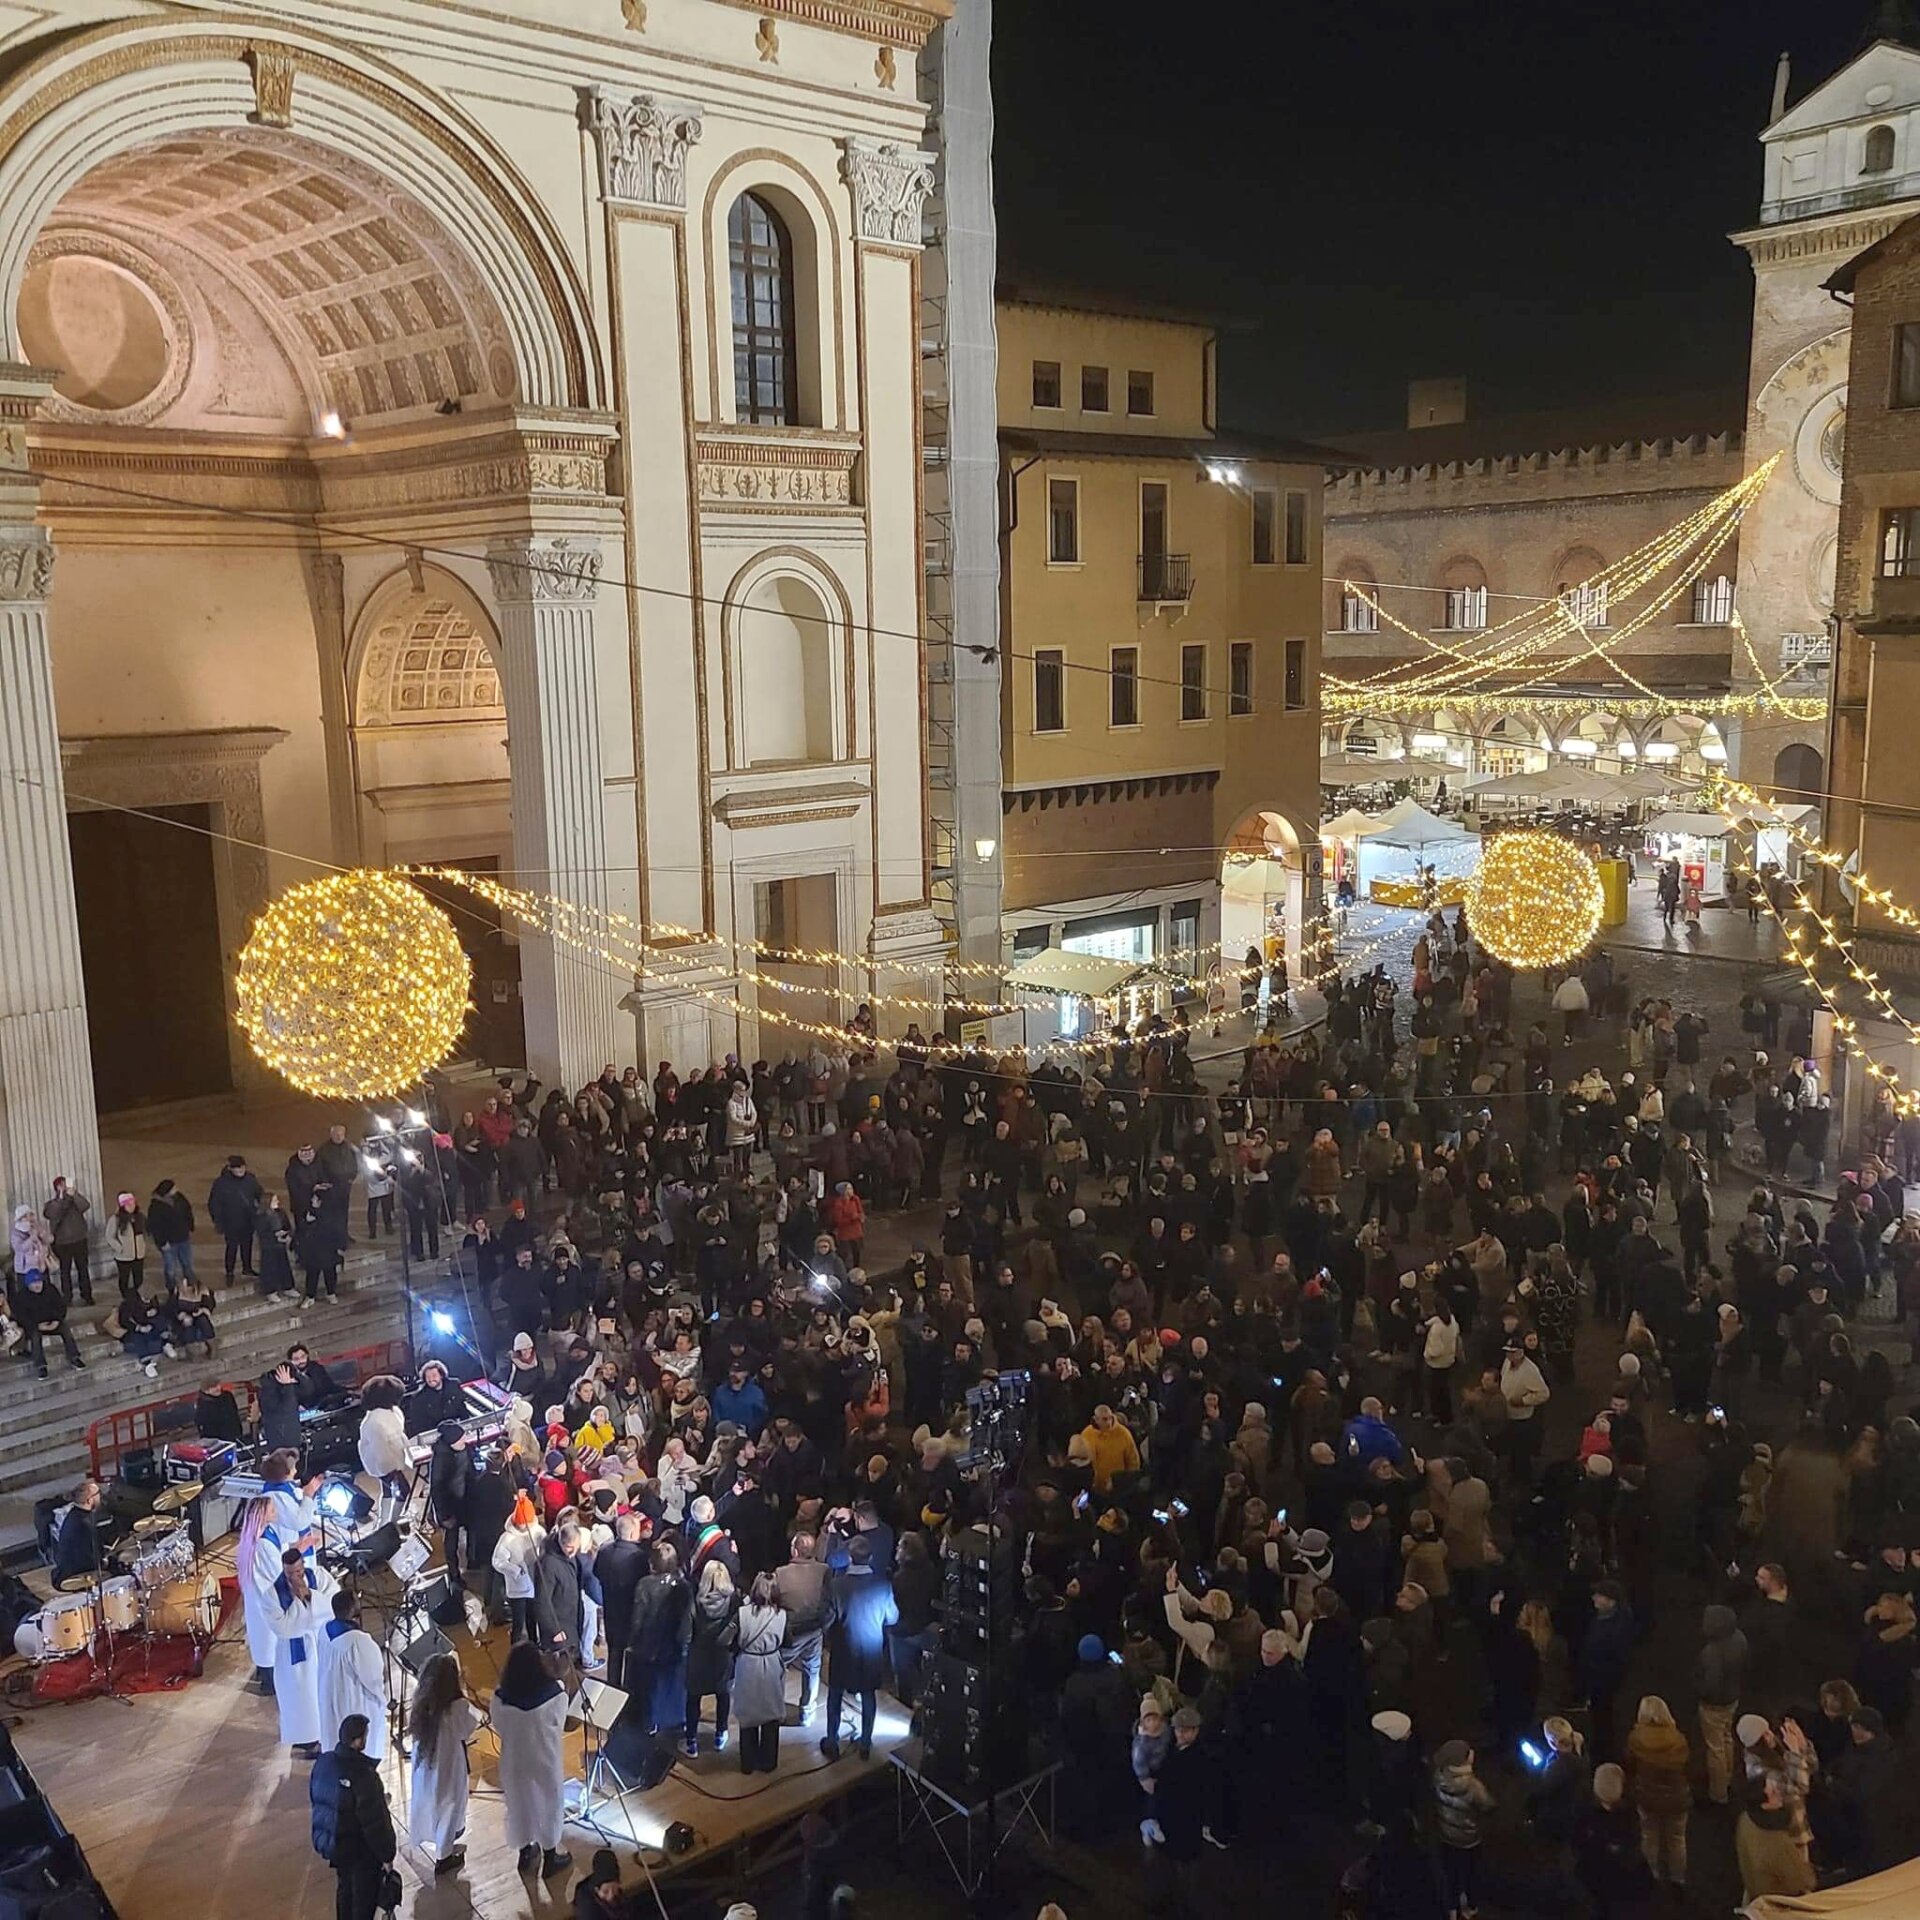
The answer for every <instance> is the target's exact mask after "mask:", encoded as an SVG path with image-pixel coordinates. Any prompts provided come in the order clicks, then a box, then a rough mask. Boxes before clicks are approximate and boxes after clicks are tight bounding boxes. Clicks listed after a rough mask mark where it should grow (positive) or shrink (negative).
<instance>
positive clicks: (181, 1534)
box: [133, 1526, 193, 1587]
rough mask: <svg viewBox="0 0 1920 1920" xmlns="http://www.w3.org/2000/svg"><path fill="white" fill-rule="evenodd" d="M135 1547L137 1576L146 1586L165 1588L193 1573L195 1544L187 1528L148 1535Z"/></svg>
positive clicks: (175, 1528)
mask: <svg viewBox="0 0 1920 1920" xmlns="http://www.w3.org/2000/svg"><path fill="white" fill-rule="evenodd" d="M135 1544H136V1552H135V1556H134V1562H133V1577H134V1578H135V1579H136V1580H138V1581H139V1583H140V1584H141V1585H142V1586H143V1587H164V1586H166V1585H167V1584H168V1582H169V1581H173V1580H180V1579H184V1578H185V1577H186V1576H187V1575H188V1574H189V1573H191V1572H192V1571H193V1541H192V1539H191V1538H190V1537H189V1536H188V1533H187V1530H186V1528H185V1527H181V1526H170V1527H168V1528H167V1529H166V1530H165V1531H163V1532H159V1533H149V1534H145V1535H143V1536H142V1537H141V1538H140V1539H139V1540H138V1541H137V1542H136V1543H135Z"/></svg>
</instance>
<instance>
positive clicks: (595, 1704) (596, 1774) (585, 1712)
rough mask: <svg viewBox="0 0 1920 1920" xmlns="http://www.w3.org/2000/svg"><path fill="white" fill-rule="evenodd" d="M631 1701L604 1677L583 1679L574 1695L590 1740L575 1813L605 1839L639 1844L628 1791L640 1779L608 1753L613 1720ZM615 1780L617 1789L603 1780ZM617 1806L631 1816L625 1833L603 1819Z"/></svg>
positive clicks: (576, 1712)
mask: <svg viewBox="0 0 1920 1920" xmlns="http://www.w3.org/2000/svg"><path fill="white" fill-rule="evenodd" d="M626 1704H627V1695H626V1694H624V1693H622V1692H621V1691H620V1689H619V1688H618V1687H610V1686H608V1685H607V1683H606V1682H605V1681H604V1680H582V1681H581V1682H580V1691H579V1692H578V1693H577V1694H575V1695H574V1697H573V1700H572V1702H571V1709H572V1713H573V1716H574V1718H575V1719H577V1720H578V1721H579V1722H580V1725H581V1728H582V1729H583V1733H584V1737H585V1740H586V1743H587V1761H588V1764H587V1779H586V1785H585V1787H584V1788H583V1789H582V1791H581V1795H580V1811H579V1813H578V1814H576V1815H575V1816H574V1817H575V1818H576V1819H577V1820H579V1821H580V1823H581V1824H582V1825H583V1826H588V1827H591V1828H592V1829H593V1830H594V1832H595V1833H597V1834H598V1835H599V1836H600V1838H601V1839H602V1840H606V1841H613V1840H615V1839H622V1840H625V1841H626V1842H627V1844H628V1845H629V1846H631V1845H633V1844H635V1842H634V1838H633V1816H632V1815H631V1814H627V1795H628V1794H630V1793H633V1792H635V1791H637V1789H638V1784H639V1783H638V1782H637V1781H633V1780H629V1779H628V1778H627V1777H626V1775H625V1774H623V1773H622V1772H621V1771H620V1769H619V1768H618V1767H616V1766H615V1765H614V1763H613V1761H612V1759H611V1758H610V1757H609V1756H608V1753H607V1736H608V1734H610V1733H611V1732H612V1731H613V1723H614V1722H615V1721H616V1720H618V1719H619V1717H620V1710H621V1709H622V1708H623V1707H624V1706H625V1705H626ZM606 1780H611V1781H612V1782H613V1785H614V1789H615V1791H613V1792H611V1793H608V1792H606V1791H605V1790H604V1788H603V1786H602V1782H603V1781H606ZM609 1806H615V1807H618V1808H619V1809H620V1811H621V1813H622V1814H625V1815H626V1818H627V1831H626V1832H625V1833H624V1834H618V1835H616V1834H612V1833H609V1832H608V1831H607V1829H606V1827H605V1825H604V1824H603V1823H602V1822H601V1820H600V1817H599V1816H600V1812H601V1810H602V1809H603V1808H605V1807H609Z"/></svg>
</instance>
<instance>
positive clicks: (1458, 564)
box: [1440, 557, 1487, 633]
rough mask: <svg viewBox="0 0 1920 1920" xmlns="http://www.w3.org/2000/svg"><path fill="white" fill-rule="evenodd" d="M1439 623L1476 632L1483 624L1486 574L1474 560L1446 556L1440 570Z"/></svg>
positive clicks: (1484, 623) (1485, 617) (1458, 629)
mask: <svg viewBox="0 0 1920 1920" xmlns="http://www.w3.org/2000/svg"><path fill="white" fill-rule="evenodd" d="M1440 586H1441V598H1440V624H1441V625H1442V626H1443V627H1447V628H1449V629H1451V630H1452V631H1453V632H1456V633H1477V632H1478V631H1479V630H1480V629H1481V628H1483V627H1484V626H1485V625H1486V624H1487V576H1486V570H1485V569H1484V568H1483V567H1482V566H1481V565H1480V563H1479V561H1477V560H1469V559H1466V558H1464V557H1463V558H1460V559H1456V560H1449V561H1448V562H1447V564H1446V565H1445V566H1444V567H1443V568H1441V570H1440Z"/></svg>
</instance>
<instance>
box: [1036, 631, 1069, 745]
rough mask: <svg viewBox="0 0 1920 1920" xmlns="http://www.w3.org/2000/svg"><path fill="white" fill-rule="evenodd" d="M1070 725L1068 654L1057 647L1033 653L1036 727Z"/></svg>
mask: <svg viewBox="0 0 1920 1920" xmlns="http://www.w3.org/2000/svg"><path fill="white" fill-rule="evenodd" d="M1066 725H1067V656H1066V655H1065V654H1064V653H1062V652H1061V650H1060V649H1059V648H1058V647H1037V648H1035V649H1034V655H1033V730H1034V732H1035V733H1062V732H1064V731H1065V730H1066Z"/></svg>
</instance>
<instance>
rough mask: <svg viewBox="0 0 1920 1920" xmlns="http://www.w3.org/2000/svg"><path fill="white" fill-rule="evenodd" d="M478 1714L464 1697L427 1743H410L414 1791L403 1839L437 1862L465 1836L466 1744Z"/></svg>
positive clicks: (477, 1726)
mask: <svg viewBox="0 0 1920 1920" xmlns="http://www.w3.org/2000/svg"><path fill="white" fill-rule="evenodd" d="M481 1724H482V1716H481V1712H480V1709H479V1708H478V1707H476V1706H475V1705H474V1704H473V1702H472V1701H471V1700H469V1699H467V1698H466V1697H465V1696H464V1695H462V1696H461V1698H459V1699H458V1700H454V1701H452V1702H450V1703H449V1704H448V1707H447V1710H446V1712H445V1713H443V1714H442V1715H441V1716H440V1724H439V1726H438V1727H436V1728H435V1729H434V1735H433V1740H432V1742H431V1743H428V1742H427V1741H424V1740H422V1739H420V1738H419V1736H418V1732H417V1730H416V1733H415V1737H414V1743H413V1787H412V1792H411V1794H410V1796H409V1799H408V1802H407V1837H408V1839H410V1840H411V1841H412V1842H413V1844H414V1845H415V1846H416V1847H424V1848H425V1849H426V1850H427V1851H428V1852H429V1853H431V1854H432V1855H433V1857H434V1860H435V1861H436V1862H439V1861H441V1860H444V1859H446V1858H447V1856H448V1855H449V1854H452V1853H455V1852H457V1851H458V1850H459V1846H460V1842H461V1841H462V1840H463V1839H464V1838H465V1837H466V1831H467V1792H468V1778H467V1742H468V1741H469V1740H471V1739H472V1738H473V1736H474V1735H475V1734H476V1733H478V1732H479V1730H480V1727H481Z"/></svg>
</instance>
